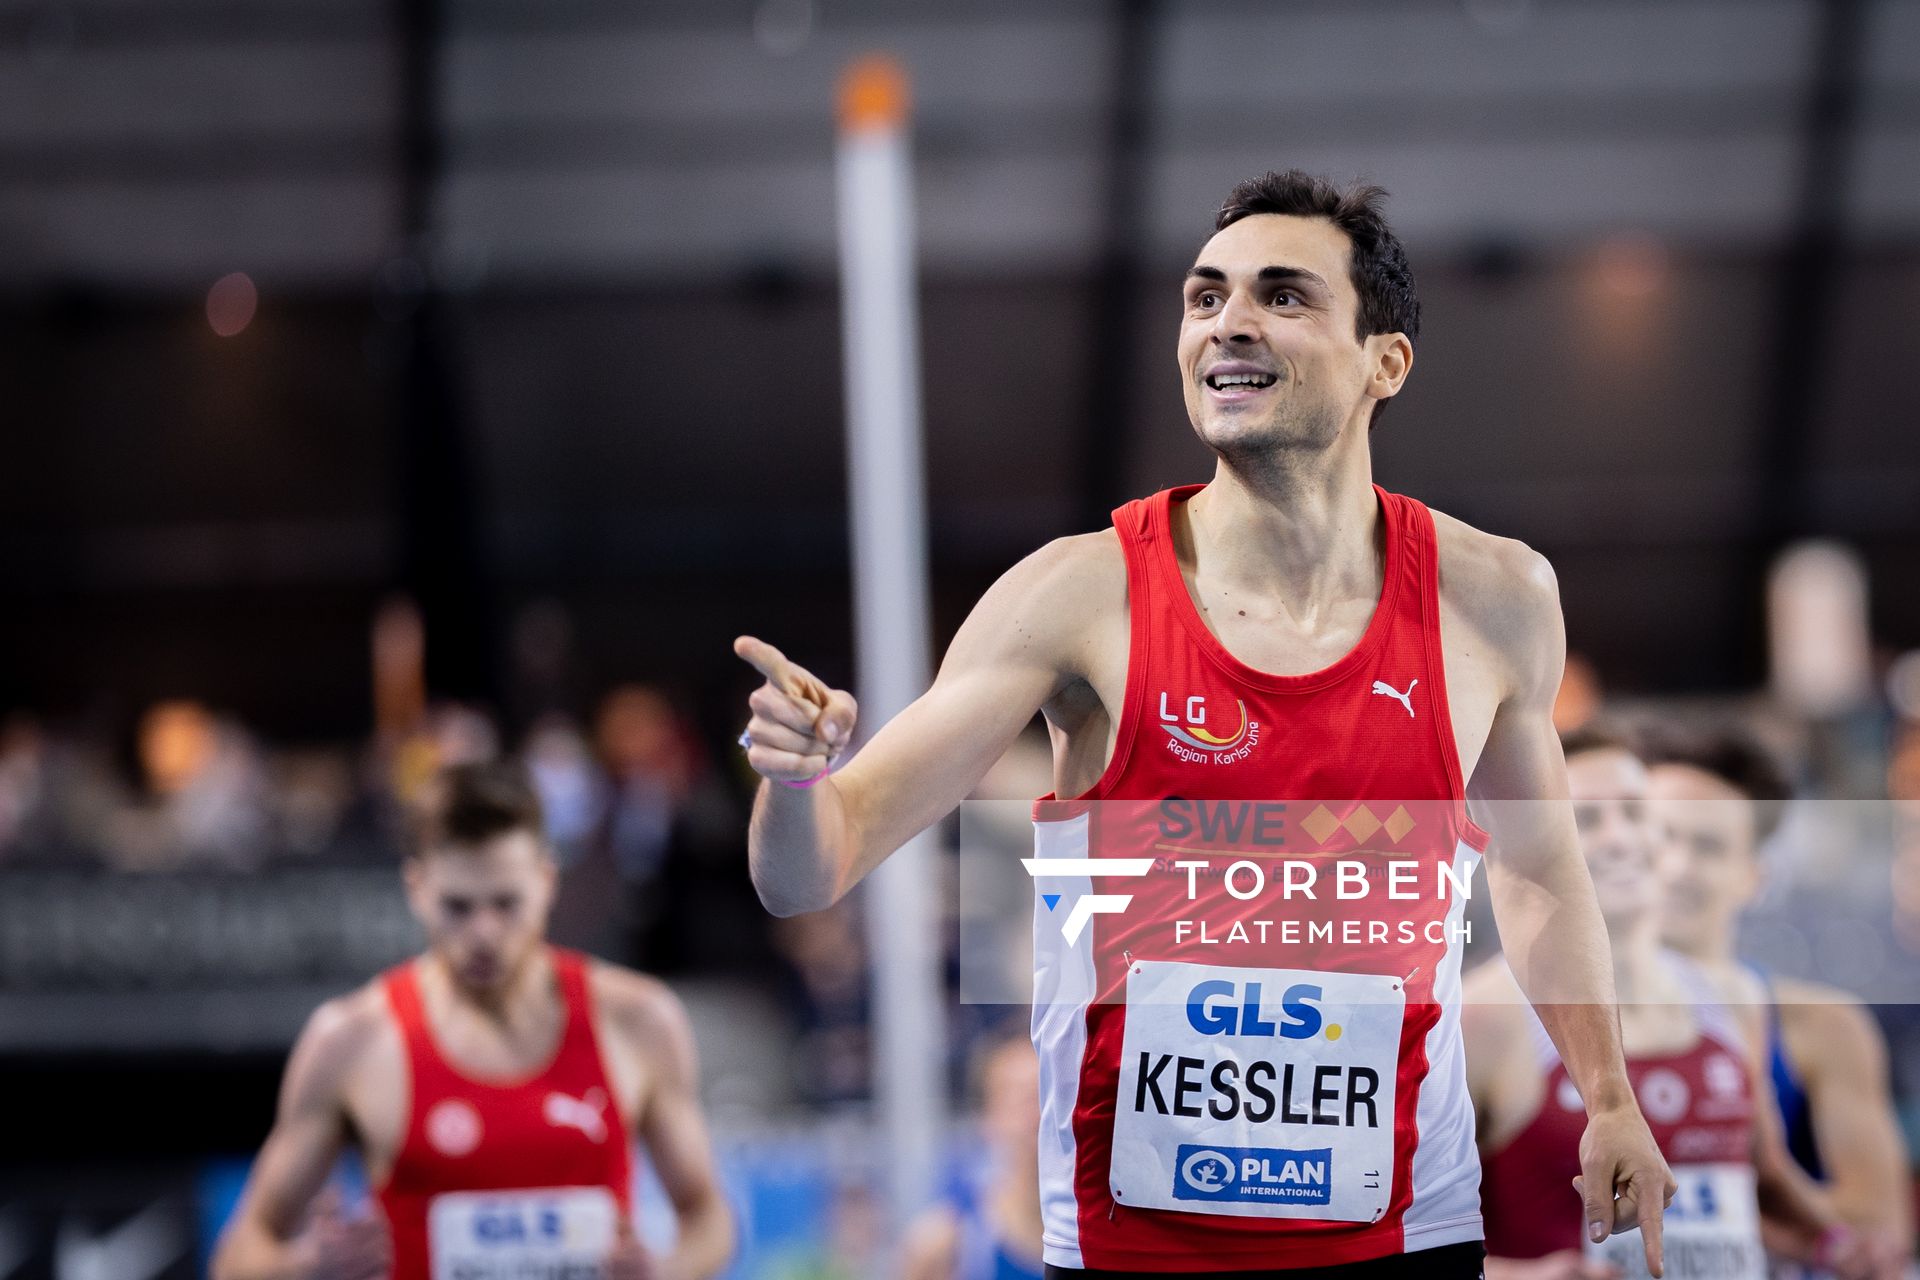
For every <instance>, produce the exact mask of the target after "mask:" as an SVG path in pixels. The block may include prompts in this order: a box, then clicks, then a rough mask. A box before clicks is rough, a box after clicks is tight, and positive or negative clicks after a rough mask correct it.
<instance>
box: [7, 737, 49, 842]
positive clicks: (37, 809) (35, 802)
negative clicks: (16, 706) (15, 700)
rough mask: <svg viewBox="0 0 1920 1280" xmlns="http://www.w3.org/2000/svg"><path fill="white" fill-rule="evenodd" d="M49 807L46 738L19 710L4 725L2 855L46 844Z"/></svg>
mask: <svg viewBox="0 0 1920 1280" xmlns="http://www.w3.org/2000/svg"><path fill="white" fill-rule="evenodd" d="M48 807H49V806H48V804H47V795H46V740H45V737H44V735H43V734H42V732H41V729H40V726H39V724H38V723H37V722H35V721H34V720H33V719H32V718H31V717H29V716H26V715H21V714H17V713H16V714H14V715H11V716H9V717H8V718H7V719H6V721H5V723H3V724H0V857H4V856H6V855H7V854H8V853H9V852H10V851H17V850H19V849H21V848H23V847H27V846H31V845H35V844H44V843H46V841H47V836H48V833H47V831H46V826H47V823H48V819H49V815H48Z"/></svg>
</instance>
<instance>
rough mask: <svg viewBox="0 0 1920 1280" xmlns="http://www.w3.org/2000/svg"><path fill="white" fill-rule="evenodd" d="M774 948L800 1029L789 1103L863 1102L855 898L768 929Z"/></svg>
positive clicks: (863, 1018)
mask: <svg viewBox="0 0 1920 1280" xmlns="http://www.w3.org/2000/svg"><path fill="white" fill-rule="evenodd" d="M773 945H774V948H775V950H776V951H777V952H778V953H779V954H780V956H781V958H782V959H784V960H785V961H786V963H787V969H788V982H789V986H790V990H791V1000H790V1004H791V1007H792V1008H793V1010H794V1013H795V1015H796V1017H797V1019H798V1021H799V1025H800V1044H799V1049H798V1052H797V1053H796V1054H795V1056H794V1059H793V1063H792V1069H793V1071H794V1072H795V1079H794V1093H795V1095H796V1096H798V1097H799V1098H801V1099H803V1100H805V1101H807V1102H815V1103H824V1102H847V1101H853V1100H857V1099H861V1098H865V1097H866V1096H867V1094H868V1085H869V1079H868V1065H869V1056H870V1055H869V1040H870V1037H869V1035H868V1025H869V1007H868V998H867V950H866V944H865V940H864V938H863V936H862V934H861V930H860V921H859V916H858V911H857V897H850V898H843V899H841V900H840V901H839V902H837V903H835V904H834V905H833V906H831V907H828V908H827V909H826V910H825V911H814V912H809V913H808V914H806V915H800V916H790V917H788V918H787V919H784V920H776V921H774V922H773Z"/></svg>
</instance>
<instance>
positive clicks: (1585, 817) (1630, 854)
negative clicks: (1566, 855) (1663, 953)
mask: <svg viewBox="0 0 1920 1280" xmlns="http://www.w3.org/2000/svg"><path fill="white" fill-rule="evenodd" d="M1567 790H1568V793H1569V795H1570V796H1571V798H1572V800H1573V820H1574V826H1575V828H1576V829H1577V830H1578V832H1579V836H1580V852H1581V853H1583V854H1585V855H1586V859H1587V870H1588V871H1589V872H1590V873H1591V874H1592V876H1593V890H1594V895H1595V897H1597V898H1598V899H1599V902H1600V914H1601V915H1602V916H1603V917H1605V919H1606V922H1607V931H1608V932H1609V933H1611V934H1613V935H1614V936H1616V937H1618V936H1619V935H1620V934H1621V933H1622V932H1623V931H1625V930H1627V929H1628V928H1630V927H1632V926H1634V925H1636V924H1638V923H1639V922H1640V921H1642V920H1645V919H1647V918H1648V917H1649V916H1650V915H1652V914H1653V913H1654V912H1656V911H1658V910H1659V907H1660V898H1661V891H1662V887H1663V886H1662V877H1661V872H1662V855H1663V853H1664V852H1665V848H1666V846H1665V845H1664V843H1663V842H1662V841H1661V840H1659V839H1658V837H1657V835H1656V833H1655V830H1654V825H1653V816H1652V814H1651V812H1650V811H1649V800H1648V795H1647V767H1646V766H1645V765H1644V764H1642V763H1640V760H1639V758H1638V757H1637V756H1635V755H1633V754H1632V753H1630V752H1627V751H1622V750H1620V749H1618V748H1615V747H1602V748H1596V749H1594V750H1590V751H1581V752H1578V753H1576V754H1574V755H1572V756H1569V757H1568V758H1567Z"/></svg>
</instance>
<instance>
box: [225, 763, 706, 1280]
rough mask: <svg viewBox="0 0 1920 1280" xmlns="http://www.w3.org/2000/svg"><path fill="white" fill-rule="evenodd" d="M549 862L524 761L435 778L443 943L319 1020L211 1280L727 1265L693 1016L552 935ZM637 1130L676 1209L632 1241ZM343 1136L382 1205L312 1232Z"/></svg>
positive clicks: (667, 1277)
mask: <svg viewBox="0 0 1920 1280" xmlns="http://www.w3.org/2000/svg"><path fill="white" fill-rule="evenodd" d="M554 876H555V869H554V864H553V861H552V859H551V857H550V855H549V853H548V849H547V844H546V837H545V835H544V829H543V826H542V823H541V815H540V805H539V801H538V799H537V797H536V795H535V793H534V791H533V788H532V786H531V784H530V783H529V781H528V779H527V778H526V777H525V775H524V774H523V772H522V771H521V770H519V769H518V768H515V767H511V766H507V765H468V766H461V767H459V768H455V769H451V770H449V771H447V772H446V773H445V774H444V775H443V776H442V778H441V779H440V780H439V786H438V788H437V794H436V795H435V796H434V797H433V798H432V800H431V802H430V803H429V805H428V809H427V812H426V813H425V814H424V816H423V821H422V823H421V830H420V832H419V835H418V841H417V844H416V846H415V848H414V850H413V853H412V856H411V857H409V859H408V861H407V865H406V886H407V897H408V901H409V902H410V904H411V905H412V908H413V912H414V914H415V915H416V916H417V917H418V918H419V920H420V923H421V924H422V925H424V926H425V928H426V931H427V939H428V947H427V951H426V953H425V954H424V955H422V956H420V957H418V958H416V959H414V960H411V961H408V962H407V963H405V964H402V965H400V966H398V967H396V968H394V969H392V970H391V971H389V972H388V973H386V974H384V975H382V976H381V977H380V978H377V979H375V980H374V981H373V982H371V983H369V984H368V985H367V986H365V987H362V988H361V989H360V990H358V991H355V992H353V993H351V994H349V995H346V996H342V997H340V998H339V999H337V1000H331V1001H329V1002H327V1003H326V1004H324V1005H322V1006H320V1008H319V1009H318V1010H317V1011H316V1012H315V1013H314V1015H313V1017H312V1018H311V1019H310V1020H309V1021H308V1023H307V1027H306V1030H305V1031H303V1032H302V1033H301V1035H300V1040H299V1042H298V1043H297V1044H296V1045H295V1046H294V1050H293V1059H292V1061H291V1062H290V1063H289V1065H288V1067H287V1075H286V1080H285V1082H284V1083H283V1085H282V1086H281V1092H280V1111H279V1116H278V1118H277V1119H276V1120H275V1122H274V1127H273V1132H272V1133H271V1134H270V1135H268V1138H267V1143H266V1146H265V1147H264V1148H262V1150H261V1152H260V1158H259V1160H258V1161H257V1162H256V1163H255V1165H254V1168H253V1173H252V1176H251V1177H250V1178H249V1179H248V1182H247V1186H246V1190H245V1191H244V1192H243V1193H242V1195H241V1197H240V1203H239V1205H238V1207H237V1208H236V1209H235V1211H234V1218H233V1221H232V1223H231V1224H230V1225H229V1226H228V1228H227V1231H226V1234H225V1236H224V1237H223V1238H222V1240H221V1242H220V1247H219V1250H218V1252H217V1254H216V1255H215V1257H214V1262H213V1275H214V1277H215V1280H268V1278H269V1277H271V1278H272V1280H309V1278H311V1280H387V1278H388V1277H391V1280H429V1277H432V1278H433V1280H440V1278H441V1277H448V1276H461V1277H471V1278H472V1280H493V1278H494V1277H500V1278H501V1280H505V1278H506V1277H535V1276H538V1277H546V1276H552V1277H560V1276H565V1277H569V1278H572V1277H580V1278H581V1280H700V1278H701V1277H707V1276H712V1275H714V1274H716V1273H717V1272H718V1271H719V1270H720V1268H721V1267H722V1266H723V1265H724V1264H725V1263H726V1260H727V1257H728V1255H729V1253H730V1251H731V1248H732V1230H733V1228H732V1221H731V1217H730V1214H729V1212H728V1209H727V1206H726V1202H725V1200H724V1199H723V1198H722V1195H721V1193H720V1189H719V1186H718V1185H717V1183H716V1181H715V1177H714V1168H713V1156H712V1153H711V1151H710V1149H709V1146H708V1141H707V1132H706V1122H705V1120H704V1119H703V1117H702V1116H701V1112H700V1105H699V1097H698V1069H697V1066H696V1064H695V1058H694V1045H693V1036H692V1034H691V1031H690V1029H689V1027H688V1025H687V1017H686V1013H685V1011H684V1010H683V1009H682V1008H681V1006H680V1002H679V1001H678V1000H677V999H676V998H675V997H674V996H673V994H672V993H671V992H670V991H668V990H667V988H666V987H665V986H663V985H662V984H660V983H659V982H657V981H655V980H654V979H651V978H646V977H642V976H641V975H639V974H637V973H632V972H629V971H627V970H625V969H619V968H615V967H613V966H611V965H604V964H599V963H596V962H594V961H591V960H589V959H587V958H586V957H585V956H582V955H580V954H578V953H575V952H569V951H563V950H561V949H559V948H555V947H550V946H548V945H546V943H545V941H544V934H545V931H546V921H547V909H548V907H549V906H550V905H551V903H552V900H553V888H554ZM631 1136H637V1137H639V1138H640V1140H641V1141H643V1142H644V1143H645V1144H646V1148H647V1154H648V1157H649V1159H650V1162H651V1164H652V1167H653V1168H654V1169H655V1170H656V1171H657V1172H658V1174H659V1176H660V1180H661V1183H662V1185H663V1187H664V1189H665V1191H666V1193H667V1197H668V1198H669V1199H670V1200H671V1201H672V1203H673V1206H674V1209H675V1211H676V1214H677V1216H678V1220H679V1236H678V1240H677V1242H676V1243H675V1245H674V1247H673V1250H672V1252H671V1253H669V1254H667V1255H665V1256H661V1257H654V1256H651V1255H650V1254H649V1253H648V1252H647V1250H646V1249H645V1248H644V1247H643V1246H642V1245H640V1244H639V1243H638V1242H637V1241H636V1239H635V1238H634V1232H633V1227H632V1222H631V1216H632V1204H631V1200H630V1197H631V1194H632V1191H631V1188H632V1181H633V1179H632V1167H631V1163H630V1161H631V1154H630V1152H631V1146H630V1137H631ZM349 1144H351V1145H353V1146H356V1147H357V1148H358V1149H359V1154H360V1158H361V1160H362V1162H363V1163H364V1165H365V1168H366V1172H367V1177H368V1180H369V1182H370V1183H371V1184H372V1185H373V1187H374V1189H375V1191H376V1193H377V1196H378V1199H379V1206H380V1211H381V1212H380V1213H379V1215H377V1216H370V1217H366V1218H362V1219H360V1220H357V1221H352V1222H348V1221H343V1220H342V1219H341V1218H340V1217H339V1216H338V1215H337V1214H335V1213H332V1212H331V1211H323V1212H322V1213H321V1214H320V1215H319V1216H318V1220H317V1221H315V1222H314V1223H312V1225H311V1226H310V1227H307V1229H305V1230H303V1224H305V1223H306V1220H307V1219H308V1217H309V1207H310V1205H311V1204H312V1202H313V1201H314V1198H315V1196H316V1194H317V1193H319V1192H320V1190H321V1188H322V1186H323V1184H325V1183H326V1181H327V1178H328V1175H329V1174H330V1173H331V1172H332V1170H333V1167H334V1164H335V1162H336V1160H337V1159H338V1158H339V1156H340V1153H341V1151H342V1149H343V1148H344V1147H346V1146H347V1145H349Z"/></svg>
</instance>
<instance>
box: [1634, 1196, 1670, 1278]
mask: <svg viewBox="0 0 1920 1280" xmlns="http://www.w3.org/2000/svg"><path fill="white" fill-rule="evenodd" d="M1629 1191H1630V1193H1631V1194H1632V1196H1633V1201H1634V1207H1635V1208H1636V1209H1638V1210H1639V1213H1640V1243H1641V1244H1642V1245H1643V1246H1645V1248H1646V1251H1647V1270H1648V1271H1650V1272H1652V1273H1653V1274H1654V1275H1656V1276H1663V1275H1665V1274H1666V1270H1665V1266H1666V1264H1665V1256H1666V1246H1665V1242H1664V1240H1663V1238H1662V1237H1663V1234H1664V1231H1665V1227H1666V1212H1667V1208H1666V1205H1665V1204H1663V1203H1662V1199H1663V1197H1662V1196H1661V1194H1660V1192H1659V1190H1658V1189H1654V1190H1651V1191H1650V1190H1648V1189H1647V1188H1646V1187H1643V1186H1640V1185H1638V1184H1637V1183H1636V1184H1635V1185H1633V1186H1632V1187H1630V1188H1629Z"/></svg>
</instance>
